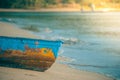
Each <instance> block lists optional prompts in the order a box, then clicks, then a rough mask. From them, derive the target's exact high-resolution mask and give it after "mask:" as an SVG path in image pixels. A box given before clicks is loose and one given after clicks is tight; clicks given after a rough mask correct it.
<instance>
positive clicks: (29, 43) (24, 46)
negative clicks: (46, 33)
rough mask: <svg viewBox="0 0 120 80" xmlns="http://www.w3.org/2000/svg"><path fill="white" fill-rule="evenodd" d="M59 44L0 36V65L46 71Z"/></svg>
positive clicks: (56, 53)
mask: <svg viewBox="0 0 120 80" xmlns="http://www.w3.org/2000/svg"><path fill="white" fill-rule="evenodd" d="M61 43H62V42H61V41H47V40H39V39H30V38H18V37H5V36H0V65H1V66H8V67H9V66H12V67H19V68H27V69H35V70H36V69H38V70H42V71H44V70H47V69H48V68H50V67H51V66H52V64H53V63H54V62H55V60H56V58H57V56H58V50H59V48H60V46H61Z"/></svg>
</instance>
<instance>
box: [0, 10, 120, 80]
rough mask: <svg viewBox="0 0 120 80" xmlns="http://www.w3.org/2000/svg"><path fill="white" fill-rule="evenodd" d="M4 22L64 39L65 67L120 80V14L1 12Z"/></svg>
mask: <svg viewBox="0 0 120 80" xmlns="http://www.w3.org/2000/svg"><path fill="white" fill-rule="evenodd" d="M0 21H4V22H10V23H15V24H17V25H18V26H19V27H20V28H25V27H29V30H31V31H32V33H33V34H35V35H38V36H39V37H41V39H48V40H62V41H63V42H64V44H63V46H62V48H61V50H60V52H59V56H61V57H64V60H62V61H61V62H62V63H64V64H67V65H69V66H71V67H73V68H76V69H80V70H85V71H90V72H97V73H100V74H104V75H106V76H110V77H113V78H116V79H117V80H120V12H94V13H92V12H87V13H84V12H83V13H81V12H0ZM33 27H34V28H36V29H38V31H34V30H32V29H33Z"/></svg>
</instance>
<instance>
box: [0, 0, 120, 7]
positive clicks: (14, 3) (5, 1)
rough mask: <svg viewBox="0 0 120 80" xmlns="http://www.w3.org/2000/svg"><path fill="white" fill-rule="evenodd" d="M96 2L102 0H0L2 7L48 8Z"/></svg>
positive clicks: (111, 0) (110, 1) (114, 1)
mask: <svg viewBox="0 0 120 80" xmlns="http://www.w3.org/2000/svg"><path fill="white" fill-rule="evenodd" d="M94 2H97V3H100V2H102V0H0V8H24V9H34V8H47V7H67V6H68V5H73V4H78V5H79V6H81V5H86V4H87V5H89V4H91V3H92V4H94ZM103 2H109V3H114V4H115V3H120V0H104V1H103ZM95 4H96V3H95Z"/></svg>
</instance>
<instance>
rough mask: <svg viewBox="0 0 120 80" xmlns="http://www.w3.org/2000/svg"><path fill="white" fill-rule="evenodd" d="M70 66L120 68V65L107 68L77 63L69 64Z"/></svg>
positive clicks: (100, 66) (102, 66) (101, 66)
mask: <svg viewBox="0 0 120 80" xmlns="http://www.w3.org/2000/svg"><path fill="white" fill-rule="evenodd" d="M69 65H74V66H81V67H96V68H120V65H113V66H107V65H91V64H76V63H69Z"/></svg>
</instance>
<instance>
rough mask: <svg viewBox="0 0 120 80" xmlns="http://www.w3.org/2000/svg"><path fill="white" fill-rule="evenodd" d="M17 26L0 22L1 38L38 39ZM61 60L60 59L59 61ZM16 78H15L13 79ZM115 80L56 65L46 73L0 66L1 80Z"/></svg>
mask: <svg viewBox="0 0 120 80" xmlns="http://www.w3.org/2000/svg"><path fill="white" fill-rule="evenodd" d="M16 26H17V25H15V24H11V23H7V22H0V36H10V37H15V36H18V37H27V38H38V37H37V36H35V35H33V34H32V33H29V31H27V30H23V29H19V28H18V27H16ZM57 59H58V58H57ZM58 60H59V59H58ZM13 76H14V77H13ZM40 79H41V80H79V79H81V80H114V79H113V78H111V77H107V76H105V75H102V74H99V73H94V72H87V71H82V70H77V69H74V68H71V67H69V66H68V65H64V64H60V63H54V64H53V65H52V67H51V68H50V69H48V70H47V71H45V72H38V71H32V70H25V69H16V68H8V67H1V66H0V80H40Z"/></svg>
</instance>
